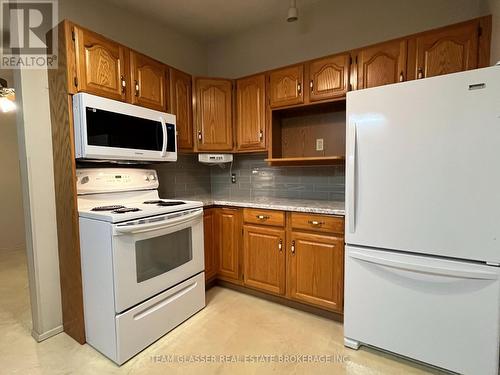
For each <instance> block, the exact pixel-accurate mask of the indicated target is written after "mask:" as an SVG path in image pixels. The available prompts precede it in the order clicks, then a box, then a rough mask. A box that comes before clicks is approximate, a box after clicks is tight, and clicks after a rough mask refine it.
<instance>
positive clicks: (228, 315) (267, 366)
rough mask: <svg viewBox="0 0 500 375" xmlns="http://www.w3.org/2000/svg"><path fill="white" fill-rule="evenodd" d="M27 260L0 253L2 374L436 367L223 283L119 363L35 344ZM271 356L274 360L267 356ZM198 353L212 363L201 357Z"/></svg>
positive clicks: (63, 346)
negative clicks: (359, 341)
mask: <svg viewBox="0 0 500 375" xmlns="http://www.w3.org/2000/svg"><path fill="white" fill-rule="evenodd" d="M25 262H26V260H25V256H24V254H23V253H22V252H19V251H17V252H5V251H3V252H1V253H0V301H1V302H0V332H1V334H0V373H5V374H7V373H8V374H44V375H45V374H50V375H52V374H127V375H139V374H204V375H206V374H259V375H260V374H269V373H272V374H308V375H309V374H370V375H376V374H380V375H382V374H384V375H387V374H429V373H436V372H435V371H434V370H432V369H430V368H426V367H422V366H420V365H417V364H414V363H411V362H408V361H405V360H402V359H399V358H397V357H394V356H391V355H387V354H384V353H381V352H377V351H374V350H370V349H365V348H362V349H360V350H359V351H352V350H349V349H346V348H344V346H343V344H342V338H343V332H342V325H341V324H339V323H337V322H333V321H330V320H328V319H325V318H321V317H318V316H315V315H311V314H309V313H305V312H302V311H298V310H294V309H291V308H288V307H285V306H281V305H278V304H275V303H272V302H268V301H264V300H261V299H258V298H255V297H251V296H248V295H245V294H241V293H238V292H235V291H232V290H228V289H224V288H220V287H215V288H212V289H210V290H209V291H208V293H207V307H206V308H205V309H204V310H202V311H201V312H200V313H198V314H197V315H195V316H194V317H193V318H192V319H190V320H188V321H187V322H185V323H184V324H182V325H181V326H180V327H178V328H177V329H175V330H173V331H172V332H170V333H169V334H168V335H167V336H165V337H163V338H162V339H160V340H159V341H157V342H156V343H154V344H153V345H152V346H150V347H149V348H147V349H146V350H144V351H143V352H142V353H141V354H139V355H137V356H136V357H134V358H133V359H131V360H130V361H128V362H127V363H126V364H124V365H123V366H122V367H117V366H116V365H114V364H113V363H112V362H111V361H109V360H107V359H106V358H105V357H103V356H102V355H100V354H99V353H97V352H96V351H95V350H94V349H92V348H91V347H90V346H88V345H83V346H81V345H79V344H77V343H76V342H75V341H73V340H72V339H71V338H70V337H68V336H67V335H65V334H63V333H62V334H59V335H57V336H55V337H52V338H50V339H48V340H46V341H44V342H42V343H39V344H37V343H36V342H35V341H34V340H33V339H32V337H31V335H30V312H29V299H28V283H27V275H26V264H25ZM271 355H275V356H276V358H277V360H276V361H274V362H273V361H269V360H268V359H269V358H270V357H268V356H271ZM285 355H288V356H289V357H288V358H289V361H283V360H282V361H281V362H280V361H279V356H285ZM297 355H316V356H318V357H316V359H317V360H320V361H322V362H309V363H307V362H304V361H302V362H300V363H298V358H299V357H298V356H297ZM190 356H192V357H190ZM211 356H213V357H211ZM237 356H240V357H242V358H244V357H245V356H247V361H246V362H244V361H239V362H238V361H236V359H237ZM266 356H267V357H266ZM321 356H323V357H321ZM325 356H330V357H325ZM203 358H207V359H208V360H211V361H212V362H210V363H201V362H200V361H201V360H202V359H203ZM284 358H285V357H282V359H284ZM189 359H192V361H191V362H187V360H189ZM222 359H224V360H225V362H222ZM326 360H328V361H329V362H328V363H325V361H326Z"/></svg>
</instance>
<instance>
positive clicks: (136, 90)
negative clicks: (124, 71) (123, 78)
mask: <svg viewBox="0 0 500 375" xmlns="http://www.w3.org/2000/svg"><path fill="white" fill-rule="evenodd" d="M135 96H139V82H137V80H135Z"/></svg>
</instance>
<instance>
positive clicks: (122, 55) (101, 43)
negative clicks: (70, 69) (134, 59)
mask: <svg viewBox="0 0 500 375" xmlns="http://www.w3.org/2000/svg"><path fill="white" fill-rule="evenodd" d="M74 32H75V52H76V72H77V85H76V86H77V90H78V91H84V92H88V93H91V94H95V95H100V96H104V97H107V98H110V99H115V100H122V101H125V100H126V99H127V86H128V85H129V82H130V77H129V76H128V54H127V50H126V48H125V47H123V46H121V45H120V44H118V43H115V42H113V41H111V40H109V39H106V38H104V37H103V36H101V35H99V34H96V33H93V32H91V31H88V30H84V29H81V28H79V27H76V26H75V28H74Z"/></svg>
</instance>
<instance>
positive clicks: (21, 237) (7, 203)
mask: <svg viewBox="0 0 500 375" xmlns="http://www.w3.org/2000/svg"><path fill="white" fill-rule="evenodd" d="M13 86H14V77H13V72H12V71H11V70H4V69H2V70H0V101H3V102H0V176H1V177H0V207H2V210H1V211H0V300H1V301H2V303H0V320H1V322H2V324H3V325H4V327H6V329H7V330H10V329H12V330H14V331H17V332H18V331H19V330H22V332H26V333H28V334H30V332H31V329H32V318H31V308H30V294H29V284H28V267H27V259H26V240H25V225H24V211H23V198H22V189H21V175H20V165H19V147H18V137H17V128H16V120H17V115H18V113H17V110H16V109H15V107H14V104H12V103H13V101H12V99H14V95H15V94H14V93H11V92H10V91H9V90H6V88H12V87H13ZM7 93H8V94H7ZM6 100H10V101H11V102H6ZM11 104H12V105H11ZM5 333H6V332H5ZM3 336H4V337H8V336H10V335H3Z"/></svg>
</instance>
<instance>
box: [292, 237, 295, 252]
mask: <svg viewBox="0 0 500 375" xmlns="http://www.w3.org/2000/svg"><path fill="white" fill-rule="evenodd" d="M291 251H292V255H295V240H293V241H292V248H291Z"/></svg>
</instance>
